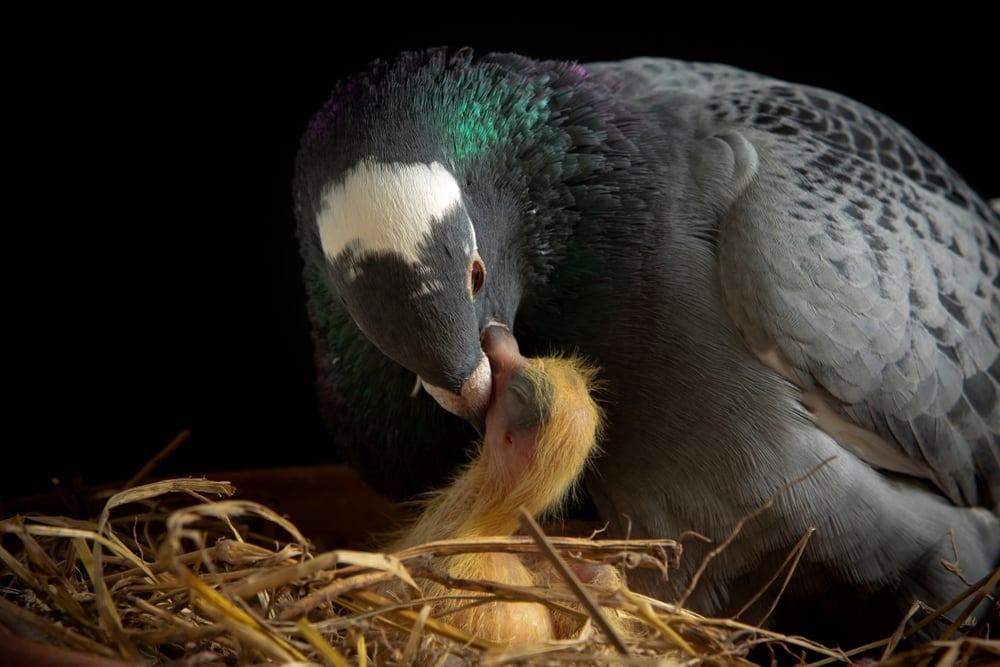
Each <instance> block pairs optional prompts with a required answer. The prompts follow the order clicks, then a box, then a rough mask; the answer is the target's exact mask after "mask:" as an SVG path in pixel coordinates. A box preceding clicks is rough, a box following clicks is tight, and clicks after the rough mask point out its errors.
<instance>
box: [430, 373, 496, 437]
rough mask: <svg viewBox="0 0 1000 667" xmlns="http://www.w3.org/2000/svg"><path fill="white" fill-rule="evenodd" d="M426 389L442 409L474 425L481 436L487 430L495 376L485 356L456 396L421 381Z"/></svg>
mask: <svg viewBox="0 0 1000 667" xmlns="http://www.w3.org/2000/svg"><path fill="white" fill-rule="evenodd" d="M421 383H422V384H423V386H424V389H426V390H427V393H428V394H430V395H431V396H432V397H433V398H434V400H435V401H437V402H438V405H440V406H441V407H442V408H444V409H445V410H447V411H448V412H450V413H452V414H453V415H457V416H459V417H461V418H462V419H465V420H466V421H468V422H469V423H470V424H472V425H473V426H474V427H475V429H476V431H477V432H478V433H479V435H480V436H482V434H483V433H484V432H485V430H486V408H488V407H489V404H490V393H491V391H492V383H493V376H492V373H491V372H490V360H489V358H488V357H487V356H486V355H485V354H484V355H483V356H482V357H481V358H480V359H479V363H478V364H477V365H476V367H475V369H473V371H472V373H471V374H470V375H469V377H468V378H467V379H466V380H465V382H463V383H462V388H461V389H460V390H459V393H458V394H456V393H455V392H453V391H449V390H448V389H444V388H442V387H437V386H435V385H432V384H429V383H427V382H424V381H423V380H421Z"/></svg>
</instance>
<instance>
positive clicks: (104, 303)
mask: <svg viewBox="0 0 1000 667" xmlns="http://www.w3.org/2000/svg"><path fill="white" fill-rule="evenodd" d="M387 11H388V10H387ZM265 18H266V17H265ZM324 21H325V20H324V19H321V18H319V17H302V19H301V22H300V24H299V25H298V26H296V27H295V28H294V29H288V30H284V31H282V30H279V29H278V28H277V27H276V26H273V25H268V24H267V21H266V20H264V21H261V22H260V23H259V24H258V25H257V26H256V27H255V28H254V29H245V28H238V27H236V26H232V25H218V26H212V27H211V28H201V29H199V28H197V27H191V26H190V25H185V27H183V28H180V27H177V28H170V27H169V26H165V25H163V24H155V25H154V24H150V25H149V26H147V28H148V30H149V33H148V34H146V32H144V30H139V29H136V30H132V31H131V32H129V33H128V34H127V35H125V34H98V33H92V32H86V31H81V33H80V34H77V35H75V37H74V39H73V40H70V41H62V40H61V39H57V38H54V37H52V36H51V35H50V36H47V37H46V40H47V41H46V42H44V43H36V44H34V45H33V46H32V48H30V49H26V50H25V51H24V52H23V53H20V54H17V56H16V57H15V58H14V60H13V61H12V63H13V74H12V78H13V82H12V85H13V86H14V91H15V94H14V95H13V96H12V97H11V98H10V102H9V108H11V109H13V110H14V112H15V113H16V115H17V119H16V121H15V122H12V123H11V124H10V125H9V127H8V129H7V135H8V139H9V143H10V144H11V145H13V146H14V149H15V151H16V153H15V155H16V158H15V160H14V161H13V162H11V164H15V165H16V166H17V172H18V173H17V175H16V176H15V177H13V178H12V179H11V180H9V181H8V187H10V190H9V191H8V193H7V196H8V197H9V200H8V201H9V202H11V203H12V207H11V209H9V210H11V211H13V213H11V216H12V217H11V218H10V219H8V220H7V222H6V224H5V225H4V227H5V229H6V234H5V238H6V242H5V255H6V260H7V261H6V262H5V276H6V287H7V289H6V294H7V297H8V298H7V306H8V308H7V309H6V312H7V313H8V315H7V317H6V318H5V319H6V326H5V329H6V332H7V336H6V338H7V341H8V343H7V345H6V351H7V354H8V359H7V364H6V367H7V372H6V373H5V377H6V382H5V385H6V394H7V398H6V399H5V400H4V403H5V405H6V409H5V411H4V412H5V414H6V420H5V421H6V428H5V429H4V430H5V433H4V434H3V435H2V438H3V444H2V452H3V453H2V466H3V474H2V476H0V499H2V498H13V497H20V496H23V495H27V494H29V493H33V492H37V491H44V490H47V489H50V488H51V486H52V479H53V478H58V479H59V480H61V483H62V484H64V485H66V484H79V483H91V482H101V481H109V480H120V479H125V478H128V477H130V476H131V475H132V474H133V473H134V472H135V471H137V470H138V469H139V468H140V467H141V466H142V465H143V464H144V463H145V462H146V461H147V460H149V459H150V458H151V457H152V456H153V455H154V454H155V453H156V452H157V451H158V450H159V449H160V448H161V447H162V446H163V445H164V444H165V443H166V442H167V441H169V440H170V439H171V438H172V437H173V436H174V435H176V433H177V432H178V431H180V430H181V429H191V430H192V433H193V435H192V437H191V438H190V440H189V441H188V442H187V443H186V444H185V445H184V446H183V447H182V448H181V449H180V450H179V451H178V452H176V453H175V454H174V455H173V456H172V457H171V458H170V459H169V460H168V461H167V462H166V463H165V464H164V465H163V466H162V467H161V468H160V470H159V471H158V472H160V473H170V474H174V473H176V474H201V473H206V472H211V471H215V470H220V469H233V468H245V467H259V466H275V465H285V464H309V463H321V462H329V461H333V460H335V459H334V454H333V452H332V449H331V448H330V446H329V444H328V443H327V442H326V441H325V439H324V436H323V433H322V429H321V427H320V424H319V420H318V416H317V413H316V410H315V402H314V397H313V370H312V360H311V349H310V345H311V344H310V341H309V337H308V333H307V325H306V319H305V312H304V305H303V304H304V298H303V292H302V287H301V283H300V277H299V271H300V262H299V258H298V255H297V249H296V245H295V239H294V218H293V214H292V209H291V185H290V182H291V175H292V162H293V158H294V154H295V150H296V147H297V144H298V139H299V135H300V133H301V132H302V131H303V129H304V127H305V125H306V122H307V120H308V118H309V116H310V114H311V113H312V112H313V111H314V110H315V109H317V108H318V107H319V106H320V105H321V104H322V102H323V101H324V100H325V98H326V96H327V95H328V93H329V91H330V90H331V88H332V87H333V84H334V83H335V81H336V80H337V79H338V78H340V77H343V76H346V75H349V74H350V73H352V72H354V71H356V70H357V69H359V68H361V67H362V66H364V64H365V63H367V62H368V61H369V60H370V59H372V58H375V57H380V56H382V57H386V56H391V55H392V54H393V53H395V52H397V51H399V50H401V49H405V48H419V47H424V46H436V45H442V44H448V45H452V46H458V45H463V44H467V45H471V46H474V47H476V48H477V50H480V51H491V50H513V51H520V52H523V53H526V54H528V55H532V56H536V57H542V58H566V59H574V60H580V61H582V62H586V61H588V60H595V59H605V58H619V57H627V56H633V55H662V56H670V57H678V58H687V59H695V60H711V61H722V62H728V63H731V64H735V65H739V66H743V67H746V68H749V69H754V70H758V71H762V72H765V73H768V74H771V75H774V76H778V77H780V78H786V79H790V80H794V81H802V82H807V83H811V84H814V85H819V86H822V87H827V88H832V89H835V90H839V91H841V92H844V93H847V94H849V95H851V96H853V97H856V98H858V99H860V100H862V101H864V102H866V103H868V104H870V105H871V106H874V107H875V108H877V109H879V110H881V111H884V112H886V113H888V114H889V115H891V116H894V117H896V118H897V119H898V120H900V121H902V122H903V123H904V124H905V125H907V126H909V127H910V128H911V129H912V130H914V131H915V132H916V133H917V134H918V135H919V136H921V137H922V138H923V139H924V140H925V141H926V142H927V143H929V144H930V145H931V146H932V147H934V148H936V149H937V150H938V151H939V152H940V153H941V154H942V155H943V156H944V157H945V158H946V159H947V160H949V161H950V162H951V163H952V164H953V166H955V167H956V168H957V169H958V170H959V171H961V172H963V173H965V175H966V176H967V178H968V179H969V180H970V182H971V183H972V185H973V187H975V188H976V189H977V190H979V191H980V192H981V193H982V194H984V195H987V196H1000V179H998V178H997V177H996V170H995V167H993V165H994V164H995V161H996V159H997V155H998V148H1000V142H998V140H997V137H996V129H995V126H996V118H997V112H996V107H995V106H993V103H992V102H991V101H990V99H991V98H992V96H993V95H995V94H996V92H997V90H998V88H997V78H996V58H995V56H994V49H993V47H992V46H990V40H989V39H988V37H987V36H984V35H982V34H978V32H977V30H978V29H976V28H975V24H978V23H982V24H986V23H988V22H987V21H985V20H984V19H981V18H980V19H978V20H977V19H976V18H975V17H973V18H972V19H970V21H971V23H972V24H973V26H972V28H973V29H972V30H971V31H970V30H969V26H968V25H967V26H966V27H965V28H964V29H963V30H961V31H960V30H950V31H947V30H946V34H943V35H942V34H941V33H940V30H939V31H938V32H930V33H926V32H921V31H919V30H916V31H907V32H903V31H902V30H901V29H900V28H899V27H896V26H893V27H891V28H884V27H882V28H877V27H873V26H860V27H857V28H853V29H851V30H849V31H848V30H840V29H835V30H830V31H828V32H829V34H826V32H824V31H822V30H821V31H820V32H818V33H813V32H812V29H813V28H815V26H812V27H811V28H810V29H809V30H800V31H775V32H774V33H773V34H770V35H766V36H765V35H763V34H761V33H759V32H757V31H752V30H750V29H749V28H748V29H746V30H743V31H738V29H739V27H740V26H738V25H737V26H734V27H735V29H734V31H733V32H734V33H736V34H737V35H739V36H738V37H735V38H734V37H733V36H732V35H724V34H722V33H721V32H719V31H718V30H717V28H716V26H715V24H714V23H713V24H708V25H704V26H700V25H697V24H692V25H681V24H680V23H683V22H678V23H679V25H677V26H675V27H674V28H673V29H671V30H669V31H667V30H664V29H662V28H661V27H660V26H657V29H656V30H655V31H654V30H649V31H648V32H643V31H641V30H640V31H639V32H636V31H635V29H634V28H635V25H636V23H642V21H641V20H638V21H637V20H633V21H632V22H631V23H630V24H629V26H630V27H631V28H632V30H631V31H628V32H625V31H616V26H615V25H614V23H613V22H608V23H607V24H596V25H591V26H588V27H581V26H571V25H560V26H559V27H558V28H555V27H551V26H538V27H535V28H530V29H528V28H525V27H523V26H522V27H519V28H506V27H503V26H497V27H495V28H493V29H487V28H484V27H482V26H477V27H471V26H452V27H439V28H436V29H428V30H418V29H414V30H412V32H411V33H410V35H409V36H407V37H396V38H393V37H389V36H387V35H385V34H382V31H380V30H379V29H378V27H377V26H378V21H377V20H376V19H372V22H371V23H363V22H362V23H357V22H355V23H353V24H351V25H349V26H345V25H341V24H337V23H336V22H324ZM191 25H197V22H192V23H191ZM154 28H155V33H154ZM937 28H939V26H928V27H927V28H926V30H932V31H933V30H935V29H937ZM941 30H944V28H941ZM942 37H943V39H942ZM350 41H357V42H359V43H358V44H350V43H349V42H350ZM43 53H44V54H46V57H45V58H42V57H41V54H43Z"/></svg>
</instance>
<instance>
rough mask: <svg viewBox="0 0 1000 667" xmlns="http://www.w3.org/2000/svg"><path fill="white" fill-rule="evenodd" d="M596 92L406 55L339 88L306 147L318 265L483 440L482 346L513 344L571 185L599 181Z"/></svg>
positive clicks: (538, 286) (448, 57)
mask: <svg viewBox="0 0 1000 667" xmlns="http://www.w3.org/2000/svg"><path fill="white" fill-rule="evenodd" d="M585 79H586V73H585V72H584V70H582V68H579V67H577V66H574V65H572V64H569V63H544V62H536V61H531V60H528V59H524V58H521V57H519V56H513V55H509V56H508V55H493V56H488V57H486V58H482V59H479V60H475V59H473V56H472V53H471V51H468V50H461V51H457V52H452V53H449V52H447V51H446V50H444V49H435V50H429V51H424V52H419V53H409V54H404V55H403V56H402V57H400V58H399V59H398V60H397V61H396V62H394V63H393V64H386V63H382V62H376V63H374V64H372V65H371V66H370V67H369V69H368V70H367V71H366V72H364V73H362V74H360V75H358V76H357V77H355V78H354V79H351V80H350V81H347V82H344V83H341V84H340V85H338V86H337V88H336V89H335V91H334V93H333V95H332V97H331V98H330V100H329V101H328V102H327V104H326V105H325V106H324V107H323V108H322V109H321V110H320V111H319V112H318V113H317V114H316V116H315V117H314V118H313V119H312V121H311V123H310V125H309V128H308V129H307V131H306V133H305V136H304V138H303V143H302V147H301V149H300V152H299V156H298V160H297V165H296V198H297V210H298V215H299V221H300V234H301V235H303V236H304V237H305V238H306V241H307V243H306V245H307V246H309V248H310V250H311V252H312V255H313V256H312V258H311V261H312V262H314V263H315V264H318V265H322V266H323V267H324V268H325V271H324V272H323V273H324V274H325V280H326V281H327V282H328V283H329V289H330V291H331V293H333V294H335V295H337V296H338V297H339V299H340V302H341V303H342V305H343V306H344V308H346V310H347V312H348V313H349V314H350V317H351V318H352V320H353V321H354V323H355V324H356V325H357V327H358V328H359V329H360V330H361V331H362V332H363V333H364V335H365V336H366V337H367V338H368V339H369V340H370V341H371V342H372V343H373V344H374V345H375V346H376V347H378V348H379V349H380V350H381V351H382V352H383V353H384V354H385V355H386V356H388V357H390V358H391V359H393V360H394V361H395V362H397V363H398V364H400V365H401V366H403V367H405V368H407V369H408V370H410V371H412V372H413V373H415V374H416V375H417V376H418V377H419V381H420V382H421V383H422V384H423V386H424V387H425V388H426V389H427V390H428V393H430V394H431V395H432V396H433V397H434V398H435V399H436V400H437V401H438V403H439V404H440V405H441V406H443V407H444V408H446V409H447V410H449V411H450V412H452V413H454V414H457V415H460V416H462V417H464V418H466V419H467V420H469V421H470V422H471V423H473V425H475V426H477V427H479V428H480V429H481V427H482V425H483V419H484V417H485V410H486V406H487V404H488V402H489V397H490V391H491V373H490V363H489V359H488V357H487V355H486V354H485V353H484V352H483V349H482V346H481V342H480V339H481V335H482V332H483V331H484V330H485V329H486V327H488V326H490V325H495V324H500V325H502V326H505V327H508V328H509V329H512V330H513V329H514V324H515V317H516V316H517V314H518V311H519V309H520V308H521V306H522V302H523V297H524V295H525V293H526V292H532V293H536V295H537V293H539V292H540V290H541V291H544V290H543V288H544V286H545V285H547V284H548V283H549V282H550V274H551V273H552V271H553V267H554V266H555V265H556V264H557V263H558V262H559V260H560V256H561V251H560V249H561V248H565V247H566V245H567V244H566V242H565V241H566V237H567V236H568V235H569V234H571V233H572V229H573V224H572V223H573V219H574V218H575V216H577V215H578V214H577V213H576V212H575V211H574V208H575V206H576V204H577V202H576V200H575V197H574V193H573V192H572V189H571V187H570V186H569V185H567V178H576V179H577V180H581V182H582V181H583V180H586V177H587V176H588V174H587V172H588V171H593V170H595V169H597V168H599V167H600V166H601V161H600V160H591V161H588V160H587V159H586V157H587V155H586V154H587V152H588V150H591V149H594V148H595V147H599V146H600V144H601V141H600V138H601V136H602V127H601V126H602V124H603V118H602V116H601V113H600V111H599V109H598V105H593V104H591V105H583V106H580V105H574V104H571V103H570V102H571V101H572V100H574V99H576V98H577V97H578V96H577V95H575V92H576V91H577V90H578V89H582V88H583V87H584V86H583V83H584V81H585ZM580 108H584V109H586V111H585V112H584V113H582V114H581V113H579V112H578V111H577V112H576V115H577V116H582V121H581V118H572V117H571V116H572V115H573V114H571V113H569V112H570V111H571V110H573V109H577V110H578V109H580ZM588 147H589V148H588ZM575 149H578V150H575ZM591 152H592V151H591Z"/></svg>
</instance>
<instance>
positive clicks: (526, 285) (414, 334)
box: [294, 49, 1000, 644]
mask: <svg viewBox="0 0 1000 667" xmlns="http://www.w3.org/2000/svg"><path fill="white" fill-rule="evenodd" d="M294 196H295V205H296V212H297V217H298V221H299V228H298V233H299V238H300V242H301V248H302V253H303V257H304V260H305V281H306V285H307V288H308V289H307V292H308V310H309V313H310V316H311V320H312V322H313V325H314V338H315V349H316V359H317V363H318V366H319V386H320V394H321V402H322V404H323V405H324V406H325V414H326V416H327V419H328V422H329V424H330V426H331V428H332V429H333V431H334V437H335V440H336V442H337V444H338V446H339V447H340V448H341V451H342V452H343V455H344V456H345V457H346V460H347V461H348V462H349V463H350V464H352V465H354V466H355V467H357V468H358V469H359V470H360V471H362V473H363V474H364V475H365V477H366V478H367V479H368V480H369V481H370V482H371V483H372V484H373V485H374V486H375V487H376V488H378V489H381V490H382V491H384V492H386V493H388V494H389V495H391V496H393V497H405V496H408V495H410V494H412V493H414V492H416V491H420V490H423V489H426V488H428V486H431V485H434V484H438V483H440V482H441V481H443V479H445V476H446V475H447V474H448V472H449V471H451V470H453V468H454V467H455V466H456V465H457V464H459V463H462V462H464V461H465V460H467V454H466V452H465V447H466V446H467V445H469V444H470V443H471V441H472V439H473V435H474V434H473V432H472V430H471V428H470V425H471V426H472V427H476V428H481V427H482V424H483V411H484V408H485V406H486V404H487V400H488V398H489V395H490V387H491V372H490V359H489V357H488V356H487V355H485V354H484V353H483V351H482V348H481V342H480V341H481V335H482V333H483V331H484V330H485V329H486V328H487V327H488V326H491V325H492V326H505V327H508V328H509V329H510V330H512V331H513V333H514V336H515V338H516V340H517V342H518V344H519V346H520V348H521V351H522V352H523V353H524V354H526V355H540V354H547V353H550V352H553V351H567V352H575V353H577V354H582V355H584V356H586V357H588V358H590V359H592V360H593V361H595V362H596V363H597V364H598V365H599V366H600V368H601V377H602V380H603V382H604V385H605V391H604V394H603V399H604V401H605V404H606V408H607V412H608V418H609V424H608V430H607V435H606V439H605V442H604V443H603V454H602V456H601V457H600V458H598V459H597V461H596V463H595V465H594V467H593V469H592V470H591V471H589V472H588V474H587V477H586V480H585V485H586V489H587V492H588V496H589V498H590V500H591V501H592V503H593V506H594V507H595V508H596V510H597V511H598V512H599V514H600V517H601V518H602V519H603V520H605V521H606V522H608V524H609V530H610V531H611V533H613V534H617V535H631V536H635V537H646V536H664V537H675V536H678V535H682V534H684V533H685V532H686V531H694V532H696V533H698V534H700V535H703V536H705V537H707V538H709V539H710V540H711V542H710V543H704V542H702V541H699V540H689V541H687V542H686V543H685V552H684V558H683V560H682V566H681V571H680V572H679V573H672V574H671V576H670V577H669V578H668V579H664V578H663V577H662V576H661V575H660V574H658V573H642V574H639V573H632V575H631V579H630V582H631V585H632V586H633V587H634V588H637V589H639V590H642V591H644V592H647V593H650V594H654V595H657V596H659V597H662V598H666V599H677V598H678V596H679V595H681V593H682V592H683V591H684V590H685V588H686V587H687V586H688V585H689V583H690V580H691V577H692V575H693V573H694V571H695V569H696V568H697V566H698V565H699V564H700V563H701V561H702V560H703V558H704V556H705V555H706V553H708V551H709V550H710V549H713V548H715V547H717V546H719V544H720V543H721V542H722V541H723V540H725V539H726V537H727V536H729V535H730V533H732V531H733V530H734V528H735V527H736V526H737V523H738V522H739V521H740V520H741V519H742V518H744V517H748V516H749V515H751V513H753V512H755V510H760V511H758V512H757V513H755V514H754V515H753V516H752V517H751V518H750V519H749V520H748V521H746V522H745V523H744V524H743V525H742V526H741V529H740V531H739V533H738V534H737V535H736V537H735V539H734V540H733V541H732V542H731V543H730V544H728V546H726V548H725V549H723V550H722V551H721V552H720V553H719V554H718V555H717V556H716V557H715V558H714V560H712V561H711V562H710V564H709V566H708V567H707V568H706V569H705V570H704V572H703V573H701V575H700V577H699V578H698V582H697V585H696V586H694V588H693V592H691V593H690V595H689V596H688V597H687V598H686V599H685V603H686V604H687V606H689V607H691V608H693V609H695V610H697V611H700V612H703V613H707V614H733V613H736V612H738V611H740V610H741V609H742V608H743V607H744V606H745V605H747V604H748V603H749V602H750V601H751V599H752V598H753V597H754V596H755V595H756V594H757V593H759V592H760V591H762V590H766V592H765V593H764V595H763V596H761V597H759V598H758V599H757V600H756V602H754V603H753V604H751V605H750V606H749V608H748V609H743V610H742V614H741V619H744V620H747V621H750V622H757V621H761V620H764V617H765V616H767V619H766V620H767V622H768V623H771V624H773V625H774V626H776V627H778V628H779V629H782V630H784V631H786V632H807V633H809V634H810V635H811V636H813V637H815V638H817V639H821V640H830V641H836V642H841V643H845V644H846V643H848V642H852V641H861V640H864V639H870V638H872V637H884V636H886V635H887V634H888V633H889V632H891V631H892V629H893V628H895V626H896V625H897V623H899V621H900V620H901V618H902V617H903V615H904V613H905V611H906V610H907V609H909V608H910V606H911V604H912V603H913V602H914V601H915V600H920V601H923V602H925V603H927V604H928V605H931V606H939V605H942V604H943V603H945V602H946V601H948V600H950V599H951V598H952V597H953V596H955V595H956V594H958V593H959V592H961V591H963V590H965V589H966V587H967V583H966V582H967V581H975V580H977V579H979V578H981V577H983V576H984V575H986V574H988V573H989V572H990V571H991V570H992V568H994V567H996V566H997V563H998V560H1000V517H998V513H1000V440H998V433H1000V402H998V382H1000V347H998V341H1000V303H998V300H1000V246H998V244H1000V220H998V217H997V215H996V213H994V212H993V211H991V210H990V209H989V208H988V207H987V206H986V204H985V203H984V201H983V200H982V199H981V198H980V197H978V196H977V194H976V193H975V192H973V191H972V190H971V189H970V187H969V186H968V185H967V184H966V183H965V182H964V181H963V180H962V178H961V177H960V176H959V175H958V174H956V173H955V172H954V171H952V170H951V169H950V168H949V167H948V165H946V164H945V163H944V161H943V160H942V159H941V158H940V157H939V156H938V155H936V154H935V153H934V152H933V151H932V150H931V149H930V148H928V147H927V146H926V145H924V144H923V143H921V142H920V141H919V140H918V139H917V138H916V137H914V136H913V135H912V134H911V133H910V132H908V131H907V130H906V129H904V128H902V127H900V126H899V125H898V124H896V123H895V122H893V121H892V120H891V119H889V118H887V117H886V116H884V115H881V114H880V113H878V112H876V111H874V110H872V109H870V108H868V107H866V106H864V105H862V104H860V103H858V102H856V101H853V100H851V99H848V98H846V97H844V96H841V95H838V94H835V93H833V92H829V91H826V90H821V89H818V88H812V87H808V86H803V85H796V84H791V83H787V82H784V81H780V80H776V79H772V78H768V77H766V76H761V75H758V74H755V73H751V72H746V71H741V70H739V69H734V68H732V67H728V66H724V65H718V64H705V63H690V62H681V61H676V60H668V59H661V58H635V59H629V60H624V61H620V62H604V63H591V64H584V65H580V64H575V63H570V62H553V61H538V60H533V59H530V58H527V57H524V56H520V55H516V54H488V55H483V56H477V55H475V54H473V53H472V52H471V50H468V49H462V50H454V51H452V50H447V49H430V50H426V51H420V52H410V53H405V54H402V55H400V56H399V57H398V58H397V59H396V60H394V61H392V62H381V61H380V62H375V63H373V64H372V65H371V66H370V67H369V68H368V69H367V70H366V71H364V72H362V73H360V74H358V75H357V76H356V77H354V78H352V79H350V80H347V81H344V82H342V83H339V84H338V85H337V86H336V89H335V91H334V93H333V95H332V97H331V98H330V99H329V101H328V102H327V103H326V104H325V106H323V108H322V109H320V110H319V111H318V113H317V114H316V115H315V116H314V118H313V119H312V121H311V122H310V124H309V126H308V128H307V129H306V131H305V134H304V137H303V140H302V144H301V148H300V151H299V154H298V157H297V160H296V175H295V181H294ZM414 383H416V384H417V385H418V388H419V386H422V387H423V389H424V390H426V391H425V392H416V391H414ZM441 408H444V409H441ZM455 415H458V416H459V417H461V418H462V419H459V418H458V417H456V416H455ZM823 462H826V464H825V465H822V466H821V464H822V463H823ZM817 466H820V467H819V468H818V469H816V468H817ZM810 471H812V474H809V473H810ZM803 478H804V479H803ZM795 480H798V481H796V482H795V483H794V484H792V482H793V481H795ZM779 491H780V492H779ZM772 498H773V502H772V503H770V504H769V499H772ZM760 508H763V509H760ZM807 535H808V539H807V541H806V542H805V546H804V549H802V552H801V557H800V559H799V560H798V563H797V567H796V569H795V572H794V574H793V576H792V577H791V579H790V581H789V582H788V584H787V586H786V587H784V590H783V591H782V592H781V595H780V599H779V600H778V603H777V606H776V607H775V608H774V609H773V611H768V609H769V607H771V605H772V603H773V602H774V600H775V598H778V597H779V596H778V589H780V588H781V580H782V575H777V581H778V583H777V584H775V583H774V578H775V577H776V573H778V572H779V570H782V568H783V567H784V566H785V561H786V558H788V556H789V554H790V553H792V552H793V550H794V548H795V545H796V544H797V543H799V541H800V539H802V538H803V537H804V536H807ZM945 563H951V564H952V565H951V566H950V567H946V566H945ZM963 577H964V580H963Z"/></svg>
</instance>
